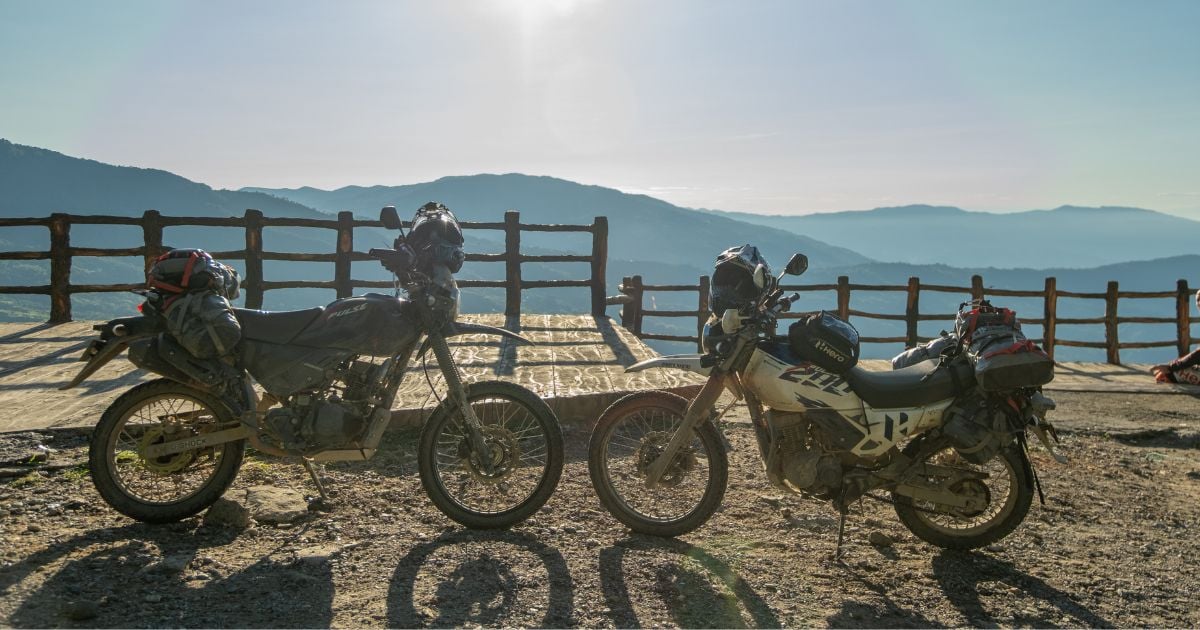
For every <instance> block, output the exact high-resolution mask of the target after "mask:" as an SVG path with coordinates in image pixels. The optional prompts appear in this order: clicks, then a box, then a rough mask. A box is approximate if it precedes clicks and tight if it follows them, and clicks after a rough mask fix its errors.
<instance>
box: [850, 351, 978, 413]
mask: <svg viewBox="0 0 1200 630" xmlns="http://www.w3.org/2000/svg"><path fill="white" fill-rule="evenodd" d="M927 376H928V378H926V377H927ZM842 378H845V379H846V381H847V382H848V383H850V386H851V387H852V388H853V389H854V393H856V394H858V396H859V398H862V399H863V401H864V402H866V403H867V404H868V405H870V406H872V407H874V408H876V409H902V408H906V407H921V406H923V405H928V404H929V403H933V402H937V401H939V400H945V399H947V398H953V397H955V396H957V395H958V394H960V393H961V392H962V391H963V390H965V389H968V388H970V387H974V386H975V370H974V369H973V368H972V367H971V365H970V364H969V363H967V362H966V361H955V362H954V363H951V364H949V365H947V366H945V367H941V368H939V367H938V361H937V360H936V359H930V360H928V361H922V362H920V363H917V364H916V365H910V366H908V367H906V368H902V369H899V370H892V371H891V372H871V371H868V370H864V369H862V368H860V367H857V366H856V367H852V368H850V369H849V370H847V371H846V372H845V373H844V374H842Z"/></svg>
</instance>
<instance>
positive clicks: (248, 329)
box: [233, 306, 325, 343]
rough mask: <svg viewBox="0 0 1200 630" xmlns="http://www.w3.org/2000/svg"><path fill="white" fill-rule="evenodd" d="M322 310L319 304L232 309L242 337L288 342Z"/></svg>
mask: <svg viewBox="0 0 1200 630" xmlns="http://www.w3.org/2000/svg"><path fill="white" fill-rule="evenodd" d="M323 312H325V309H324V308H322V307H320V306H317V307H314V308H306V309H304V310H302V311H256V310H253V309H248V308H235V309H233V315H234V317H236V318H237V320H238V323H239V324H241V325H242V338H243V339H252V340H254V341H265V342H267V343H288V342H289V341H291V340H292V339H295V338H296V335H298V334H300V331H302V330H304V329H305V328H306V327H308V325H309V324H311V323H313V320H315V319H317V317H320V315H321V313H323Z"/></svg>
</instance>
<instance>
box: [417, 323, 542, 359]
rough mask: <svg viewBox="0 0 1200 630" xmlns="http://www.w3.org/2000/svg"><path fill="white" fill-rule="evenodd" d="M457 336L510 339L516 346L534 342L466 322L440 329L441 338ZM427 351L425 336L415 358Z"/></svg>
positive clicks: (490, 327)
mask: <svg viewBox="0 0 1200 630" xmlns="http://www.w3.org/2000/svg"><path fill="white" fill-rule="evenodd" d="M459 335H496V336H498V337H505V338H507V339H512V340H513V341H515V342H517V345H519V346H532V345H535V344H534V341H533V340H532V339H530V338H528V337H523V336H521V335H519V334H517V333H515V332H513V331H511V330H506V329H504V328H498V327H496V326H486V325H484V324H470V323H467V322H450V323H449V324H446V326H445V327H444V328H442V336H443V337H457V336H459ZM428 351H429V337H428V336H426V337H425V340H424V341H422V342H421V348H420V349H419V350H417V358H418V359H419V358H421V357H423V356H425V353H426V352H428Z"/></svg>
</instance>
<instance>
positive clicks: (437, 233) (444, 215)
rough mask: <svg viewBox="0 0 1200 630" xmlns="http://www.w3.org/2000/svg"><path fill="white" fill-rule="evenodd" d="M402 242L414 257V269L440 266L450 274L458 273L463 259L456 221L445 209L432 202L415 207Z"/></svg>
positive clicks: (461, 241) (461, 242)
mask: <svg viewBox="0 0 1200 630" xmlns="http://www.w3.org/2000/svg"><path fill="white" fill-rule="evenodd" d="M405 242H407V243H408V245H409V246H410V247H412V248H413V251H414V252H415V253H416V254H417V265H418V267H428V266H429V265H431V264H434V263H440V264H442V265H445V266H446V268H447V269H449V270H450V273H458V270H459V269H462V265H463V260H465V259H466V256H465V254H463V234H462V228H461V227H459V225H458V219H457V218H455V216H454V213H453V212H450V209H449V208H447V207H446V206H444V205H442V204H440V203H437V202H434V201H431V202H429V203H427V204H425V205H423V206H421V207H420V208H417V214H416V216H414V217H413V220H412V229H410V230H409V232H408V237H407V238H406V239H405Z"/></svg>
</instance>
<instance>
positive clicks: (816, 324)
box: [788, 311, 859, 374]
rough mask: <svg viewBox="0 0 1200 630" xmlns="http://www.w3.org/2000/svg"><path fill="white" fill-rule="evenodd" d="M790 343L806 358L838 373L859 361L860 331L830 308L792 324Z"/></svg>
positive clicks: (789, 328) (797, 352)
mask: <svg viewBox="0 0 1200 630" xmlns="http://www.w3.org/2000/svg"><path fill="white" fill-rule="evenodd" d="M788 345H789V346H791V349H792V352H795V353H796V354H797V355H799V356H800V357H801V358H802V359H804V360H806V361H811V362H813V363H815V364H817V366H819V367H821V368H822V369H825V370H829V371H830V372H834V373H836V374H841V373H843V372H845V371H846V370H849V369H850V368H852V367H854V366H855V364H857V363H858V353H859V338H858V331H857V330H855V328H854V326H852V325H850V322H847V321H845V320H842V319H839V318H837V317H836V316H834V315H833V314H832V313H828V312H826V311H821V312H820V313H817V314H815V315H810V316H809V317H808V318H806V319H802V320H800V321H798V322H796V323H794V324H792V325H791V326H789V327H788Z"/></svg>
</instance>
